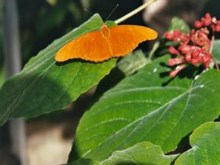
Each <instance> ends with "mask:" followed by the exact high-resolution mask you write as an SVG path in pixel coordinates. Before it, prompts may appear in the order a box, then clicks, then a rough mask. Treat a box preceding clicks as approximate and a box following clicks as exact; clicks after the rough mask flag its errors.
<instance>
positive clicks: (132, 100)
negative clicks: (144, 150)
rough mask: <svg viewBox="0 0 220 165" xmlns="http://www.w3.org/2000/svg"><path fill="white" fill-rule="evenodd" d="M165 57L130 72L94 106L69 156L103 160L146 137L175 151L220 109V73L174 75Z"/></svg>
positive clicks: (82, 123)
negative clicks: (219, 99) (171, 77)
mask: <svg viewBox="0 0 220 165" xmlns="http://www.w3.org/2000/svg"><path fill="white" fill-rule="evenodd" d="M166 61H167V58H166V57H163V58H160V59H158V60H156V61H154V62H153V63H151V64H149V65H147V66H145V67H144V68H143V69H141V70H140V71H139V72H138V73H136V74H134V75H132V76H128V77H126V78H125V79H124V80H122V81H121V82H120V83H119V84H118V85H117V86H115V87H114V88H113V89H111V90H109V91H108V92H106V93H105V94H104V96H103V97H101V98H100V100H99V101H98V102H97V103H96V104H94V105H93V106H92V107H91V109H90V110H89V111H88V112H87V113H86V114H85V115H84V116H83V117H82V119H81V121H80V124H79V126H78V129H77V133H76V137H75V140H74V143H73V148H72V151H71V154H70V160H74V159H78V158H81V157H83V158H91V159H94V160H103V159H106V158H107V157H109V155H110V154H111V153H112V152H113V151H115V150H122V149H125V148H128V147H130V146H132V145H134V144H136V143H138V142H141V141H150V142H152V143H154V144H157V145H160V146H161V147H162V149H163V150H164V151H165V152H168V151H172V150H174V149H175V148H176V146H177V144H178V143H179V142H180V141H181V139H182V138H183V137H184V136H186V135H187V134H189V133H190V132H191V131H192V130H193V129H194V128H196V127H197V126H199V125H200V124H202V123H203V122H206V121H210V120H213V119H215V118H216V117H217V116H218V115H219V113H220V102H219V101H218V99H217V98H218V97H219V93H220V83H219V82H220V73H219V72H218V71H215V70H209V71H207V72H205V73H203V74H202V75H200V76H199V77H198V78H197V79H195V80H191V79H188V78H186V77H176V78H175V79H170V78H169V77H168V76H167V75H166V74H165V73H166V72H167V71H168V69H167V67H164V65H163V63H164V62H166ZM166 84H167V86H165V85H166Z"/></svg>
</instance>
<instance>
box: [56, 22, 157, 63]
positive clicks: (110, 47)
mask: <svg viewBox="0 0 220 165" xmlns="http://www.w3.org/2000/svg"><path fill="white" fill-rule="evenodd" d="M156 37H157V32H156V31H154V30H153V29H150V28H147V27H144V26H138V25H118V26H113V27H110V28H109V27H108V26H107V25H106V24H103V25H102V27H101V28H100V30H95V31H91V32H88V33H86V34H83V35H81V36H79V37H78V38H76V39H73V40H72V41H70V42H69V43H67V44H66V45H64V46H63V47H62V48H61V49H60V50H59V51H58V52H57V54H56V56H55V59H56V61H59V62H63V61H67V60H69V59H77V58H79V59H83V60H86V61H92V62H102V61H105V60H108V59H110V58H113V57H121V56H125V55H127V54H128V53H130V52H131V51H132V50H133V49H135V48H136V47H137V46H138V44H139V43H141V42H143V41H146V40H152V39H155V38H156Z"/></svg>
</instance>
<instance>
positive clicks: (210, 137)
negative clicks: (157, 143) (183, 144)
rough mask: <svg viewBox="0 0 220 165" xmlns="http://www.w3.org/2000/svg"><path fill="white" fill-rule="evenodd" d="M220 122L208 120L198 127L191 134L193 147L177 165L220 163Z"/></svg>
mask: <svg viewBox="0 0 220 165" xmlns="http://www.w3.org/2000/svg"><path fill="white" fill-rule="evenodd" d="M219 137H220V123H219V122H216V123H214V122H208V123H205V124H202V125H201V126H200V127H198V128H196V129H195V130H194V132H193V134H192V135H191V136H190V144H191V145H192V149H190V150H188V151H187V152H185V153H183V154H182V155H181V156H180V157H179V158H178V159H177V160H176V163H175V164H176V165H185V164H190V165H208V164H212V165H214V164H216V165H217V164H219V163H220V156H219V155H220V138H219Z"/></svg>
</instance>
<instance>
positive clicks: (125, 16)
mask: <svg viewBox="0 0 220 165" xmlns="http://www.w3.org/2000/svg"><path fill="white" fill-rule="evenodd" d="M156 1H157V0H149V1H147V2H146V3H144V4H143V5H141V6H139V7H138V8H136V9H135V10H133V11H131V12H130V13H128V14H126V15H124V16H123V17H121V18H119V19H117V20H116V21H115V23H116V24H119V23H121V22H123V21H125V20H126V19H128V18H130V17H132V16H133V15H135V14H137V13H138V12H140V11H142V10H144V9H145V8H146V7H147V6H149V5H150V4H152V3H153V2H156Z"/></svg>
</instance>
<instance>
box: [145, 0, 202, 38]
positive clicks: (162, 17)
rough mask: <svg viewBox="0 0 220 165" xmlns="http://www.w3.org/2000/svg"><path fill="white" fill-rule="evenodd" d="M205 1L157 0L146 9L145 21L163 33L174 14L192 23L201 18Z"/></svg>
mask: <svg viewBox="0 0 220 165" xmlns="http://www.w3.org/2000/svg"><path fill="white" fill-rule="evenodd" d="M147 1H148V0H144V2H147ZM205 3H206V0H194V1H192V0H175V1H174V0H157V1H156V2H154V3H153V4H151V5H150V6H148V7H147V8H146V9H145V11H144V16H143V17H144V21H145V22H146V23H147V24H149V25H150V27H152V28H154V29H156V30H157V31H158V33H159V35H162V34H163V33H164V31H166V30H167V27H168V26H169V24H170V21H171V19H172V18H173V17H174V16H176V17H180V18H182V19H184V20H185V21H186V22H187V23H188V24H189V25H192V24H193V23H194V21H195V20H196V19H197V18H199V16H200V13H201V12H202V10H203V8H204V6H205Z"/></svg>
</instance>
